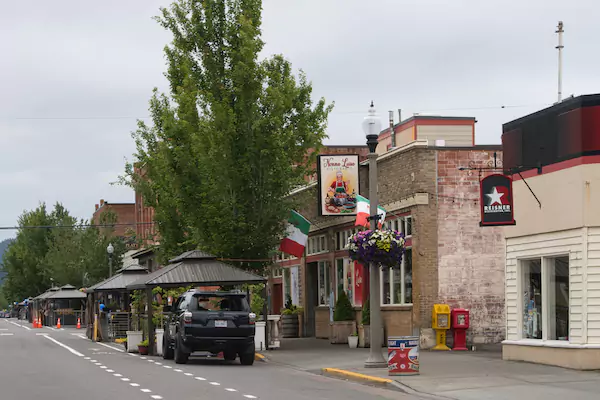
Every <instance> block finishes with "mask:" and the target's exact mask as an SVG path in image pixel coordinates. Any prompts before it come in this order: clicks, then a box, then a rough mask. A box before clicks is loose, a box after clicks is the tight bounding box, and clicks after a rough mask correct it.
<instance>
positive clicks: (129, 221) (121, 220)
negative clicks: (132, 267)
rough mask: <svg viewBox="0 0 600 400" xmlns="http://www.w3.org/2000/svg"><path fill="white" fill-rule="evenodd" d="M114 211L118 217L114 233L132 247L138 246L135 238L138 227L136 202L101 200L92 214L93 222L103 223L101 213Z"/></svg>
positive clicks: (95, 223) (96, 223)
mask: <svg viewBox="0 0 600 400" xmlns="http://www.w3.org/2000/svg"><path fill="white" fill-rule="evenodd" d="M108 211H110V212H112V213H114V214H115V215H116V217H117V221H116V222H117V224H119V225H117V226H115V227H114V233H113V234H114V235H115V236H117V237H120V238H123V239H124V240H125V243H126V244H127V245H128V246H129V247H130V248H136V247H137V245H136V243H135V240H134V232H135V228H136V219H135V204H133V203H109V202H107V201H104V200H100V203H99V204H96V205H95V209H94V214H93V215H92V223H93V224H94V225H98V224H100V223H101V215H102V214H103V213H105V212H108Z"/></svg>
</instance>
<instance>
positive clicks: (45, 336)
mask: <svg viewBox="0 0 600 400" xmlns="http://www.w3.org/2000/svg"><path fill="white" fill-rule="evenodd" d="M42 337H44V338H46V339H48V340H50V341H52V342H54V343H56V344H57V345H59V346H60V347H62V348H63V349H67V350H69V351H70V352H71V353H73V354H75V355H76V356H77V357H83V354H81V353H80V352H78V351H77V350H75V349H73V348H71V347H69V346H67V345H66V344H63V343H61V342H59V341H58V340H56V339H54V338H53V337H50V336H48V335H43V336H42Z"/></svg>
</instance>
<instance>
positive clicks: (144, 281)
mask: <svg viewBox="0 0 600 400" xmlns="http://www.w3.org/2000/svg"><path fill="white" fill-rule="evenodd" d="M195 251H198V250H194V252H195ZM187 253H190V252H187ZM187 253H183V254H182V255H181V256H179V257H177V258H175V260H177V259H181V258H182V257H183V256H184V255H185V254H187ZM200 253H202V252H200ZM203 254H205V253H203ZM264 282H266V278H264V277H262V276H260V275H256V274H253V273H251V272H247V271H244V270H242V269H239V268H236V267H234V266H232V265H229V264H225V263H223V262H221V261H217V260H216V259H214V258H213V259H211V258H202V257H194V256H192V255H191V254H188V255H187V256H186V258H184V259H183V261H181V262H177V263H174V264H170V265H167V266H166V267H164V268H162V269H159V270H157V271H154V272H153V273H151V274H149V275H148V276H144V277H143V278H140V279H139V280H137V281H135V282H133V283H132V284H131V285H128V286H127V289H131V290H137V289H145V288H149V287H155V286H161V287H182V286H188V285H239V284H243V283H264Z"/></svg>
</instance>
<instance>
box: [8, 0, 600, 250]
mask: <svg viewBox="0 0 600 400" xmlns="http://www.w3.org/2000/svg"><path fill="white" fill-rule="evenodd" d="M169 3H170V1H169V0H127V1H123V0H104V1H101V2H89V1H81V0H54V1H46V0H30V1H2V8H1V11H0V38H1V39H0V226H14V225H15V224H16V220H17V217H18V216H19V215H20V214H21V213H22V211H23V210H24V209H31V208H34V207H36V206H37V205H38V203H39V202H41V201H45V202H46V203H48V204H53V203H54V202H56V201H60V202H62V203H63V204H64V205H65V206H66V207H67V208H68V209H69V210H71V211H72V213H73V214H75V215H76V216H78V217H83V218H89V217H90V216H91V215H92V213H93V211H94V204H96V203H98V202H99V199H101V198H103V199H105V200H106V201H109V202H133V200H134V196H133V193H132V191H131V190H129V189H128V188H123V187H115V186H111V185H110V182H111V181H114V180H115V178H116V177H117V176H118V175H119V174H120V173H121V172H122V171H123V165H124V163H125V159H126V158H128V159H130V158H131V154H132V153H133V151H134V144H133V141H132V139H131V135H130V132H131V131H132V130H133V129H134V128H135V123H136V118H144V117H147V115H148V112H147V105H148V99H149V97H150V94H151V91H152V88H153V87H155V86H158V87H159V88H165V79H164V77H163V75H162V73H163V71H164V70H165V64H164V58H163V53H162V50H163V47H164V45H165V44H166V43H167V42H168V41H169V36H168V34H167V33H166V32H165V31H163V30H162V28H161V27H160V26H158V24H157V23H156V22H154V21H153V20H152V19H151V17H152V16H154V15H156V14H157V13H158V8H159V6H161V5H168V4H169ZM492 4H493V5H492ZM598 15H600V2H598V1H595V0H572V1H558V0H526V1H523V0H517V1H515V0H504V1H502V2H500V1H497V2H492V1H481V0H451V1H450V0H438V1H433V0H370V1H365V0H264V14H263V37H264V40H265V41H266V48H265V52H264V53H265V55H270V54H274V53H283V54H284V55H285V56H286V57H287V58H288V59H289V60H290V61H291V62H292V63H293V65H294V67H295V68H302V69H303V70H304V71H305V72H306V73H307V75H308V77H309V79H310V80H311V81H312V82H313V86H314V94H315V97H320V96H324V97H326V98H327V100H329V101H335V103H336V107H335V109H334V111H333V113H332V114H331V116H330V119H329V129H328V134H329V139H328V140H327V142H326V143H327V144H362V143H364V141H365V140H364V137H363V133H362V131H361V122H362V119H363V117H364V115H365V113H366V109H367V107H368V105H369V102H370V101H371V100H374V101H375V105H376V107H377V109H378V111H379V112H380V115H381V117H382V119H383V120H384V121H385V120H387V111H388V110H392V109H393V110H397V109H398V108H401V109H402V110H403V119H405V118H408V117H409V116H411V115H412V114H413V113H415V112H421V113H431V114H436V115H450V116H473V117H476V118H477V120H478V123H477V125H476V141H477V143H478V144H488V143H499V142H500V135H501V131H502V123H504V122H507V121H510V120H512V119H515V118H517V117H520V116H522V115H525V114H527V113H530V112H533V111H535V110H537V109H540V108H543V107H544V106H546V105H550V104H551V103H553V102H555V101H556V96H557V94H556V92H557V84H556V81H557V52H556V50H555V48H554V47H555V46H556V41H557V37H556V34H555V33H554V31H555V28H556V25H557V22H558V20H563V21H564V23H565V31H566V33H565V46H566V47H565V52H564V90H563V93H564V94H565V97H566V96H568V95H570V94H572V93H573V94H575V95H579V94H586V93H597V92H600V74H598V72H597V71H598V67H597V66H598V61H599V59H600V55H599V53H598V51H597V49H598V44H597V39H598V33H597V32H598V28H597V27H598V23H597V16H598ZM503 105H504V106H506V108H501V106H503ZM395 119H396V121H397V119H398V115H397V114H396V116H395ZM14 234H15V232H14V231H6V230H2V231H0V240H1V239H4V238H6V237H10V236H14Z"/></svg>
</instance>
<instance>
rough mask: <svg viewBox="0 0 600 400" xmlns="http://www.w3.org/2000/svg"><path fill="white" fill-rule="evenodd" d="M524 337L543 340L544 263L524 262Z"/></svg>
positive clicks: (538, 260) (539, 260)
mask: <svg viewBox="0 0 600 400" xmlns="http://www.w3.org/2000/svg"><path fill="white" fill-rule="evenodd" d="M523 277H524V282H523V290H524V293H523V337H524V338H527V339H541V338H542V261H541V259H537V260H527V261H523Z"/></svg>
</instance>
